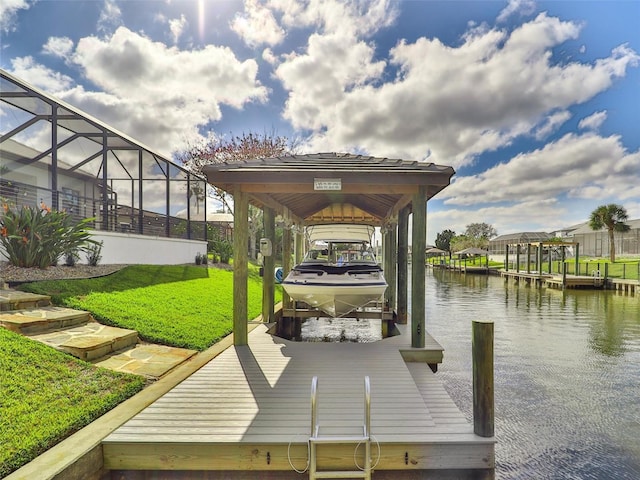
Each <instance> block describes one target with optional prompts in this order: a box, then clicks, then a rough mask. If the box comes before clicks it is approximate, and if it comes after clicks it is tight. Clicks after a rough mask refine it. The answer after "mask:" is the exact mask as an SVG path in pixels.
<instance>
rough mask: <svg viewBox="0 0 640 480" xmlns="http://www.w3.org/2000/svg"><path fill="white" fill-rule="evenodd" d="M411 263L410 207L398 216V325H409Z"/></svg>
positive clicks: (405, 208) (401, 211)
mask: <svg viewBox="0 0 640 480" xmlns="http://www.w3.org/2000/svg"><path fill="white" fill-rule="evenodd" d="M408 263H409V207H404V208H403V209H402V210H400V212H399V214H398V310H397V312H398V323H402V324H404V323H407V298H408V293H409V290H408V288H409V287H408V282H407V280H408V271H409V269H408V265H407V264H408Z"/></svg>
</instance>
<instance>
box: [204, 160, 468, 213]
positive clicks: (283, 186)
mask: <svg viewBox="0 0 640 480" xmlns="http://www.w3.org/2000/svg"><path fill="white" fill-rule="evenodd" d="M203 173H204V174H205V175H206V176H207V180H208V181H209V183H211V184H213V185H215V186H216V187H218V188H222V189H223V190H225V191H227V192H230V193H233V192H234V190H235V189H236V188H240V190H241V191H243V192H247V193H248V194H249V196H250V201H251V203H252V204H254V205H256V206H258V207H260V208H262V207H264V206H268V207H271V208H273V209H274V210H275V211H276V212H277V213H280V214H281V215H284V216H288V217H290V218H291V219H292V220H293V221H295V222H299V223H304V224H306V225H313V224H322V223H366V224H369V225H382V224H384V223H385V221H387V220H389V219H391V218H393V217H395V216H396V215H397V214H398V212H399V211H400V210H401V209H402V208H404V207H405V206H409V208H410V207H411V200H412V196H413V195H414V194H418V193H419V192H421V191H422V194H424V195H425V197H426V198H425V201H426V200H428V199H430V198H431V197H433V196H434V195H436V194H437V193H438V192H440V191H441V190H442V189H444V188H445V187H446V186H447V185H449V183H450V179H451V177H452V176H453V174H454V173H455V172H454V170H453V168H452V167H449V166H442V165H435V164H433V163H427V162H418V161H408V160H400V159H389V158H378V157H370V156H364V155H353V154H348V153H317V154H309V155H292V156H286V157H275V158H266V159H255V160H245V161H240V162H225V163H218V164H212V165H208V166H206V167H204V168H203ZM421 187H422V189H421Z"/></svg>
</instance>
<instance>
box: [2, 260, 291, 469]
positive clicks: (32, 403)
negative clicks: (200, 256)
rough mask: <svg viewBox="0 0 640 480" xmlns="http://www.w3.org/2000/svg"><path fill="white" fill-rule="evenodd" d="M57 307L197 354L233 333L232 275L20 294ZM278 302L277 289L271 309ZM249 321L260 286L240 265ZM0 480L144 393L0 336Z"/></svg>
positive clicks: (166, 275)
mask: <svg viewBox="0 0 640 480" xmlns="http://www.w3.org/2000/svg"><path fill="white" fill-rule="evenodd" d="M20 289H21V290H25V291H30V292H34V293H42V294H46V295H51V297H52V300H53V302H54V303H55V304H57V305H66V306H71V307H74V308H79V309H83V310H88V311H90V312H92V314H93V315H94V317H95V318H96V319H97V320H99V321H100V322H102V323H105V324H109V325H115V326H119V327H123V328H130V329H134V330H137V331H138V333H139V334H140V337H141V338H142V339H144V340H147V341H152V342H156V343H162V344H166V345H173V346H179V347H186V348H193V349H197V350H204V349H206V348H208V347H209V346H210V345H212V344H213V343H215V342H216V341H218V340H219V339H221V338H222V337H224V336H225V335H227V334H228V333H230V332H231V330H232V315H233V298H232V297H233V272H232V271H230V270H221V269H216V268H205V267H196V266H157V265H136V266H130V267H126V268H124V269H122V270H120V271H119V272H117V273H115V274H112V275H109V276H107V277H102V278H95V279H84V280H56V281H46V282H36V283H30V284H25V285H22V287H21V288H20ZM281 297H282V290H281V288H280V286H277V287H276V301H279V300H280V299H281ZM248 298H249V300H248V312H249V318H255V317H257V316H258V315H259V314H260V313H261V309H262V279H261V278H260V277H259V275H258V267H256V266H254V265H249V280H248ZM0 372H2V375H0V392H2V396H1V397H0V445H2V448H0V478H3V477H4V476H5V475H7V474H9V473H10V472H12V471H13V470H16V469H17V468H19V467H20V466H22V465H24V464H25V463H27V462H29V461H31V460H32V459H33V458H35V457H36V456H38V455H39V454H41V453H42V452H44V451H45V450H47V449H48V448H50V447H51V446H53V445H55V444H56V443H58V442H60V441H61V440H62V439H64V438H65V437H67V436H69V435H70V434H72V433H74V432H75V431H77V430H79V429H80V428H82V427H84V426H86V425H87V424H89V423H91V422H92V421H93V420H95V419H96V418H98V417H99V416H100V415H102V414H103V413H105V412H107V411H108V410H110V409H112V408H113V407H115V406H116V405H118V404H119V403H120V402H122V401H123V400H125V399H127V398H129V397H130V396H132V395H133V394H135V393H136V392H138V391H139V390H141V389H142V388H143V386H144V379H143V378H142V377H138V376H135V375H126V374H120V373H115V372H111V371H109V370H105V369H102V368H97V367H94V366H93V365H91V364H89V363H86V362H82V361H80V360H76V359H75V358H73V357H71V356H69V355H66V354H64V353H60V352H58V351H56V350H54V349H52V348H50V347H47V346H45V345H42V344H40V343H38V342H34V341H32V340H29V339H27V338H25V337H22V336H20V335H18V334H15V333H12V332H9V331H7V330H5V329H3V328H0Z"/></svg>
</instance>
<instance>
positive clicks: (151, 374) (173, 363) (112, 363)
mask: <svg viewBox="0 0 640 480" xmlns="http://www.w3.org/2000/svg"><path fill="white" fill-rule="evenodd" d="M196 353H198V352H197V351H196V350H188V349H186V348H176V347H167V346H166V345H156V344H152V343H139V344H137V345H136V346H134V347H132V348H129V349H127V350H124V351H120V352H115V353H113V354H110V355H108V356H106V357H103V358H100V359H98V360H94V361H93V362H92V363H93V364H94V365H97V366H99V367H104V368H108V369H109V370H115V371H117V372H125V373H133V374H136V375H143V376H144V377H147V378H148V379H150V380H156V379H158V378H160V377H162V376H163V375H165V374H167V373H168V372H170V371H171V370H173V369H174V368H175V367H177V366H178V365H180V364H181V363H182V362H184V361H186V360H188V359H189V358H191V357H192V356H193V355H195V354H196Z"/></svg>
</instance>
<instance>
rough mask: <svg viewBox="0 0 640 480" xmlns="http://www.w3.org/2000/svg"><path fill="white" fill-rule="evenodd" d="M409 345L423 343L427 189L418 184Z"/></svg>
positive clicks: (412, 251) (412, 260) (412, 243)
mask: <svg viewBox="0 0 640 480" xmlns="http://www.w3.org/2000/svg"><path fill="white" fill-rule="evenodd" d="M411 207H412V208H411V210H412V211H413V222H412V232H411V347H413V348H424V344H425V341H424V340H425V323H426V322H425V305H424V287H425V277H424V276H425V265H424V264H425V258H424V254H425V251H426V248H427V190H426V187H425V186H422V185H421V186H420V187H419V188H418V192H417V193H415V194H414V195H413V198H412V200H411Z"/></svg>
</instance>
